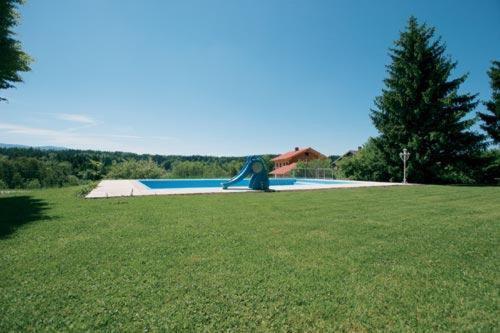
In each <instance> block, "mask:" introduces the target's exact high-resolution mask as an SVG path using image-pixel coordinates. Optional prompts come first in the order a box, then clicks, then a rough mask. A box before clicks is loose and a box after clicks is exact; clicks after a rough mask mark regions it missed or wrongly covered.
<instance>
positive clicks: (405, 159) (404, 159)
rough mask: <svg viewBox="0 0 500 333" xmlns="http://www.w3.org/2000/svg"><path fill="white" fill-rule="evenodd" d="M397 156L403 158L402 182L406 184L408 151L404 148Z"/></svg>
mask: <svg viewBox="0 0 500 333" xmlns="http://www.w3.org/2000/svg"><path fill="white" fill-rule="evenodd" d="M399 157H400V158H401V159H402V160H403V184H406V161H408V159H409V158H410V153H409V152H408V150H406V148H404V149H403V152H402V153H399Z"/></svg>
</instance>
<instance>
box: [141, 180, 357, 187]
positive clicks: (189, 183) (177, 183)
mask: <svg viewBox="0 0 500 333" xmlns="http://www.w3.org/2000/svg"><path fill="white" fill-rule="evenodd" d="M139 181H140V182H141V183H142V184H143V185H145V186H147V187H148V188H149V189H170V188H200V187H222V185H221V183H223V182H226V181H228V179H142V180H139ZM249 182H250V179H243V180H242V181H241V182H239V183H237V184H236V185H235V186H241V187H248V184H249ZM349 183H351V182H349V181H345V180H322V179H295V178H270V179H269V185H270V186H280V185H297V186H300V185H313V184H323V185H327V184H349Z"/></svg>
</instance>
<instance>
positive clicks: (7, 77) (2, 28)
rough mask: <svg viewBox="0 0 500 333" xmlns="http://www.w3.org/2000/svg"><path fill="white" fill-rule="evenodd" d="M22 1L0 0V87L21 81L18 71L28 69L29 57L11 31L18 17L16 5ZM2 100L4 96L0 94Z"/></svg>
mask: <svg viewBox="0 0 500 333" xmlns="http://www.w3.org/2000/svg"><path fill="white" fill-rule="evenodd" d="M22 2H23V0H0V89H8V88H13V87H14V83H17V82H22V78H21V76H20V75H19V72H26V71H29V70H30V67H29V64H30V62H31V58H30V57H29V56H28V55H27V54H26V53H24V52H23V50H22V49H21V44H20V43H19V41H17V40H15V39H14V35H15V34H14V32H13V31H12V27H14V26H15V25H16V24H17V21H18V18H19V15H18V13H17V11H16V6H17V5H18V4H21V3H22ZM2 100H5V98H2V97H1V96H0V101H2Z"/></svg>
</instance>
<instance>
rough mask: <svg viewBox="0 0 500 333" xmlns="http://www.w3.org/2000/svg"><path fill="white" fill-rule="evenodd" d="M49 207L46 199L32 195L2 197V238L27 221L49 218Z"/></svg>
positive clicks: (0, 215)
mask: <svg viewBox="0 0 500 333" xmlns="http://www.w3.org/2000/svg"><path fill="white" fill-rule="evenodd" d="M47 208H48V204H47V203H46V202H45V201H43V200H40V199H35V198H32V197H30V196H14V197H3V198H1V197H0V239H2V238H6V237H8V236H9V235H10V234H12V233H13V232H15V231H16V229H17V228H19V227H21V226H23V225H25V224H27V223H30V222H35V221H38V220H41V219H44V218H47V216H46V215H45V214H44V212H45V210H47Z"/></svg>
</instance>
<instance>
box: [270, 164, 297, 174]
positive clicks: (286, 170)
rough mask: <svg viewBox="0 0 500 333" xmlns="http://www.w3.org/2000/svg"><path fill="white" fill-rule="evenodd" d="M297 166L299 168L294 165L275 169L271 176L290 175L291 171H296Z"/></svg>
mask: <svg viewBox="0 0 500 333" xmlns="http://www.w3.org/2000/svg"><path fill="white" fill-rule="evenodd" d="M296 166H297V163H292V164H288V165H284V166H282V167H280V168H277V169H274V170H273V171H271V172H270V174H271V175H277V176H282V175H286V174H289V173H290V171H292V170H293V169H295V167H296Z"/></svg>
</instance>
